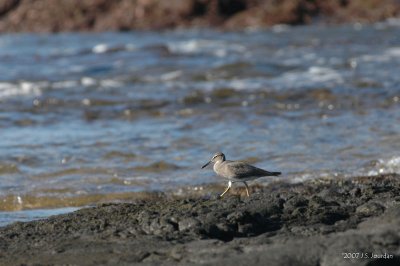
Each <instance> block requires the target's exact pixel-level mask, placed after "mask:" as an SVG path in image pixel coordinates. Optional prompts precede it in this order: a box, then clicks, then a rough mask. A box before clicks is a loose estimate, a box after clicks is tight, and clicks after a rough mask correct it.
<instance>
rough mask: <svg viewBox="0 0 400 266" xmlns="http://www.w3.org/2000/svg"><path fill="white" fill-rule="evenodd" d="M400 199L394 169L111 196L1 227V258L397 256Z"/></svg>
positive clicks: (333, 259) (314, 259)
mask: <svg viewBox="0 0 400 266" xmlns="http://www.w3.org/2000/svg"><path fill="white" fill-rule="evenodd" d="M399 206H400V176H399V175H396V174H388V175H380V176H373V177H355V178H352V179H335V180H323V179H319V180H310V181H306V182H304V183H301V184H279V185H277V184H271V185H268V186H266V187H263V188H260V190H259V191H258V192H255V193H253V194H252V195H251V196H250V198H247V197H240V196H238V195H237V194H235V193H231V194H229V195H226V197H224V198H222V199H216V198H201V197H188V198H183V199H165V200H160V199H158V200H156V199H154V200H150V199H148V200H136V201H134V202H132V203H105V204H101V205H98V206H96V207H91V208H83V209H80V210H78V211H75V212H72V213H67V214H61V215H57V216H52V217H49V218H47V219H43V220H38V221H32V222H16V223H13V224H10V225H7V226H5V227H1V228H0V264H5V265H21V264H28V265H32V264H39V265H41V264H51V265H53V264H54V265H59V264H79V265H98V264H105V265H113V264H118V265H129V264H132V263H142V264H154V263H162V264H176V263H178V264H183V265H186V264H189V263H190V264H215V263H237V264H240V265H241V264H249V263H250V264H254V265H264V264H265V263H266V262H268V263H270V264H272V265H282V264H286V265H288V264H292V265H315V264H318V263H319V264H320V265H348V264H350V263H358V264H360V265H367V264H368V265H372V264H371V263H379V262H382V261H380V260H386V262H389V261H390V263H398V262H399V261H400V250H399V249H398V247H399V244H400V208H399ZM353 253H354V254H353ZM356 253H358V255H356ZM343 254H344V255H343ZM346 254H347V255H348V256H350V258H345V257H344V256H346ZM361 254H362V255H363V257H362V258H361V257H360V256H361ZM371 254H374V255H376V256H374V257H371ZM384 254H387V256H389V257H390V256H393V257H392V258H384V257H382V256H383V255H384ZM381 255H382V256H381ZM351 256H353V257H351ZM355 256H359V258H356V257H355ZM366 257H368V258H366Z"/></svg>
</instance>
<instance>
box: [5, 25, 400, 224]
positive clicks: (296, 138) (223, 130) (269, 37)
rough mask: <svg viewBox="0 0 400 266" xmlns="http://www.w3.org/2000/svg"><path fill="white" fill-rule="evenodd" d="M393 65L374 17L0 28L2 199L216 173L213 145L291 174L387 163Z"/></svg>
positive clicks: (41, 203) (16, 205) (393, 32)
mask: <svg viewBox="0 0 400 266" xmlns="http://www.w3.org/2000/svg"><path fill="white" fill-rule="evenodd" d="M399 67H400V26H399V25H396V24H385V23H379V24H373V25H362V26H360V25H357V27H353V26H352V25H345V26H330V27H322V26H306V27H294V28H292V27H276V28H272V29H270V30H262V31H261V30H260V31H241V32H220V31H213V30H184V31H171V32H128V33H93V34H89V33H84V34H82V33H81V34H79V33H68V34H57V35H37V34H15V35H2V36H0V73H1V77H0V210H3V211H6V210H7V211H13V210H20V209H36V208H48V207H65V206H76V205H87V204H92V203H95V202H96V201H97V200H98V199H99V198H102V199H104V198H106V199H107V200H112V199H121V198H123V199H127V198H129V197H128V196H127V195H130V193H132V195H134V194H135V193H140V192H149V191H166V192H167V193H169V192H171V191H176V188H177V187H179V188H191V187H195V186H201V185H202V184H206V183H213V182H223V181H221V180H220V179H218V178H216V177H215V175H214V174H213V173H212V171H211V170H210V169H208V170H201V169H200V167H201V166H202V165H203V164H204V163H205V162H207V161H208V160H209V159H210V157H211V156H212V154H213V153H214V152H216V151H223V152H224V153H225V154H226V156H227V158H228V159H233V160H236V159H242V160H248V161H250V162H252V163H254V164H255V165H257V166H259V167H263V168H266V169H268V170H272V171H282V172H283V177H282V178H283V179H284V180H286V181H288V182H299V181H303V180H306V179H310V178H317V177H321V176H322V177H336V176H354V175H374V174H377V173H388V172H397V173H398V172H400V155H399V152H398V151H399V150H400V134H399V133H400V75H399V74H398V69H399ZM264 181H265V182H266V181H267V180H259V181H257V182H261V183H262V182H264ZM0 217H1V214H0Z"/></svg>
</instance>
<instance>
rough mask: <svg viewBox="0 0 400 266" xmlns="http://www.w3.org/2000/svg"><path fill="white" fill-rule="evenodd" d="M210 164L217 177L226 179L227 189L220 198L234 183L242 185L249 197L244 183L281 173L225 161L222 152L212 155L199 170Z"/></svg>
mask: <svg viewBox="0 0 400 266" xmlns="http://www.w3.org/2000/svg"><path fill="white" fill-rule="evenodd" d="M210 163H214V167H213V169H214V172H215V173H217V175H219V176H221V177H223V178H226V179H228V187H227V188H226V189H225V191H224V192H223V193H222V194H221V195H220V197H222V196H224V195H225V193H226V192H228V191H229V189H230V188H231V186H232V183H236V182H243V183H244V185H245V186H246V193H247V196H248V197H249V196H250V194H249V186H248V185H247V183H246V181H249V180H254V179H257V178H260V177H264V176H278V175H280V174H281V172H269V171H266V170H263V169H261V168H258V167H255V166H253V165H250V164H248V163H245V162H241V161H228V160H225V154H223V153H222V152H217V153H216V154H214V156H213V157H212V158H211V160H210V161H209V162H208V163H206V164H205V165H203V166H202V167H201V168H202V169H203V168H204V167H206V166H207V165H209V164H210Z"/></svg>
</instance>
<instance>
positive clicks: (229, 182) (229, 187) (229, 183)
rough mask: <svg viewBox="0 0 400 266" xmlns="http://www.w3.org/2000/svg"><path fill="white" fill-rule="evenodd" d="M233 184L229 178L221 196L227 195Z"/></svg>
mask: <svg viewBox="0 0 400 266" xmlns="http://www.w3.org/2000/svg"><path fill="white" fill-rule="evenodd" d="M231 186H232V182H231V181H230V180H229V181H228V187H227V188H226V189H225V191H224V192H223V193H222V194H221V195H220V196H219V197H220V198H222V196H223V195H225V193H226V192H228V190H229V189H231Z"/></svg>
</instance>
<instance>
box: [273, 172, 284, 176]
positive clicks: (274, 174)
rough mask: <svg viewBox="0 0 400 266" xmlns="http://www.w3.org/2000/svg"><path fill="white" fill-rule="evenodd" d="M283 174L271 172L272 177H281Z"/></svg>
mask: <svg viewBox="0 0 400 266" xmlns="http://www.w3.org/2000/svg"><path fill="white" fill-rule="evenodd" d="M281 174H282V173H281V172H271V175H272V176H278V175H281Z"/></svg>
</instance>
